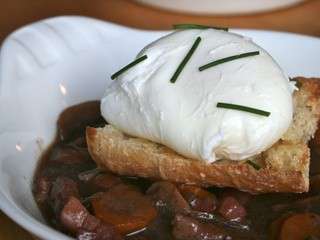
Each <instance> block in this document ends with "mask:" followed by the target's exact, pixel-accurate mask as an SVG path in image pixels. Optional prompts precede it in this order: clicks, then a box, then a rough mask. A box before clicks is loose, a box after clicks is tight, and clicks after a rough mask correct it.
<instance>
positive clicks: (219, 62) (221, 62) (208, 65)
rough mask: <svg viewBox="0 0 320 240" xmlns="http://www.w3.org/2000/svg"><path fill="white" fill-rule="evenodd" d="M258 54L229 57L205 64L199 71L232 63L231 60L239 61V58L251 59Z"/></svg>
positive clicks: (250, 53)
mask: <svg viewBox="0 0 320 240" xmlns="http://www.w3.org/2000/svg"><path fill="white" fill-rule="evenodd" d="M259 54H260V52H259V51H255V52H247V53H242V54H239V55H234V56H230V57H226V58H221V59H218V60H215V61H213V62H210V63H208V64H205V65H203V66H201V67H199V71H203V70H206V69H208V68H211V67H214V66H217V65H219V64H223V63H226V62H230V61H233V60H236V59H239V58H245V57H251V56H256V55H259Z"/></svg>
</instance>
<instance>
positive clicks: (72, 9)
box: [0, 0, 320, 240]
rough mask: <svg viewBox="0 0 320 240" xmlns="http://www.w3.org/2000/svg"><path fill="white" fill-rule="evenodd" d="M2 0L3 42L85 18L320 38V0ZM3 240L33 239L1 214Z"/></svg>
mask: <svg viewBox="0 0 320 240" xmlns="http://www.w3.org/2000/svg"><path fill="white" fill-rule="evenodd" d="M76 3H77V4H75V1H74V0H55V1H46V0H28V1H25V0H2V1H1V4H0V6H1V14H0V41H2V40H3V39H4V38H5V37H6V36H7V35H8V34H9V33H10V32H12V31H13V30H14V29H17V28H19V27H21V26H23V25H25V24H28V23H31V22H34V21H37V20H39V19H43V18H47V17H51V16H59V15H85V16H90V17H96V18H100V19H104V20H108V21H112V22H116V23H119V24H123V25H128V26H132V27H136V28H144V29H169V28H171V26H172V24H174V23H198V24H207V25H216V26H228V27H238V28H256V29H272V30H279V31H289V32H296V33H302V34H308V35H314V36H320V0H309V1H306V2H305V3H302V4H299V5H297V6H294V7H291V8H288V9H283V10H277V11H273V12H266V13H260V14H251V15H242V16H236V15H234V16H209V15H207V16H201V15H198V16H194V15H191V14H183V13H174V12H169V11H163V10H160V9H153V8H150V7H145V6H142V5H139V4H136V3H134V2H133V1H130V0H107V1H106V0H77V1H76ZM0 239H1V240H13V239H19V240H29V239H33V238H32V236H31V235H30V234H29V233H27V232H26V231H24V230H23V229H22V228H20V227H19V226H18V225H16V224H15V223H14V222H12V221H11V220H10V219H8V218H7V217H6V216H5V215H4V214H3V213H1V212H0Z"/></svg>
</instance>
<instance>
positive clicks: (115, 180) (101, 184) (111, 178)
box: [88, 173, 122, 192]
mask: <svg viewBox="0 0 320 240" xmlns="http://www.w3.org/2000/svg"><path fill="white" fill-rule="evenodd" d="M120 183H122V181H121V179H120V178H119V177H117V176H115V175H113V174H111V173H102V174H98V175H97V176H95V177H93V178H92V179H91V180H90V181H89V183H88V184H89V186H90V187H91V189H93V190H94V191H96V192H98V191H102V192H104V191H108V190H109V189H110V188H111V187H113V186H115V185H117V184H120Z"/></svg>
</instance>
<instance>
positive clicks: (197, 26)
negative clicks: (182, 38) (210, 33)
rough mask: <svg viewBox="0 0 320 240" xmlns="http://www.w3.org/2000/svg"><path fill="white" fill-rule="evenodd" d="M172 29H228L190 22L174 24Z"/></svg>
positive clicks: (226, 29)
mask: <svg viewBox="0 0 320 240" xmlns="http://www.w3.org/2000/svg"><path fill="white" fill-rule="evenodd" d="M173 28H174V29H210V28H211V29H217V30H223V31H228V30H229V29H228V28H226V27H215V26H206V25H200V24H192V23H182V24H174V25H173Z"/></svg>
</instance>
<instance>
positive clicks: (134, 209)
mask: <svg viewBox="0 0 320 240" xmlns="http://www.w3.org/2000/svg"><path fill="white" fill-rule="evenodd" d="M91 203H92V206H93V210H94V214H95V216H96V217H98V218H99V219H101V220H102V221H104V222H106V223H110V224H112V225H114V226H115V227H116V228H117V229H118V231H119V232H120V233H122V234H127V233H131V232H134V231H137V230H140V229H142V228H144V227H146V226H147V225H148V223H149V222H151V221H152V220H153V219H154V218H155V217H156V215H157V211H156V209H155V208H154V207H153V205H152V202H151V201H150V200H149V199H148V198H147V197H146V196H144V195H143V194H142V193H141V192H139V191H138V190H136V189H135V188H133V187H131V186H128V185H125V184H119V185H116V186H114V187H113V188H111V189H110V190H109V191H108V192H105V193H100V194H97V196H96V197H94V198H92V200H91Z"/></svg>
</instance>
